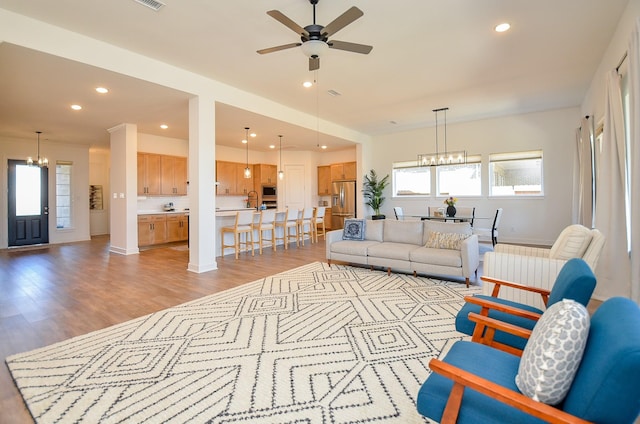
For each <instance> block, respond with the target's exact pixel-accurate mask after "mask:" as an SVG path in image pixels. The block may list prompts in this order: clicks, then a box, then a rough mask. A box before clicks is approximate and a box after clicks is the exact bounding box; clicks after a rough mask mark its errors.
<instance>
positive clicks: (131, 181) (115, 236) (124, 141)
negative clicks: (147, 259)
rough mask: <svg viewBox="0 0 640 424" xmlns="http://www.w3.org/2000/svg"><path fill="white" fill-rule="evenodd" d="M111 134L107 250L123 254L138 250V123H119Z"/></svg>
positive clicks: (111, 129) (137, 251)
mask: <svg viewBox="0 0 640 424" xmlns="http://www.w3.org/2000/svg"><path fill="white" fill-rule="evenodd" d="M107 131H109V133H110V134H111V174H110V176H109V178H110V186H111V192H110V193H106V194H105V195H107V196H111V202H110V203H111V208H110V214H109V215H110V223H111V225H110V227H111V229H110V231H111V240H110V242H111V243H110V246H109V251H110V252H112V253H119V254H122V255H131V254H136V253H139V250H138V203H137V202H138V185H137V181H138V173H137V167H138V161H137V158H138V156H137V155H138V126H137V125H135V124H120V125H118V126H116V127H113V128H109V129H108V130H107Z"/></svg>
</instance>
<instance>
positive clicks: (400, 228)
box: [384, 219, 424, 247]
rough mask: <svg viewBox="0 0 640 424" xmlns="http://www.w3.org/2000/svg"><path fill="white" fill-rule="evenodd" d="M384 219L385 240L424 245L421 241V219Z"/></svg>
mask: <svg viewBox="0 0 640 424" xmlns="http://www.w3.org/2000/svg"><path fill="white" fill-rule="evenodd" d="M385 221H386V222H385V223H384V241H385V242H393V243H409V244H414V245H419V246H422V245H424V243H423V242H422V221H394V220H390V219H387V220H385ZM414 247H415V246H414Z"/></svg>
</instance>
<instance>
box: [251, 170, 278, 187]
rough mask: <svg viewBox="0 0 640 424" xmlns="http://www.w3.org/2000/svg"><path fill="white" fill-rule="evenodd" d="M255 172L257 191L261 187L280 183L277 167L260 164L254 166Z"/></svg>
mask: <svg viewBox="0 0 640 424" xmlns="http://www.w3.org/2000/svg"><path fill="white" fill-rule="evenodd" d="M253 172H254V181H255V182H256V190H257V188H259V186H261V185H275V184H277V183H278V167H277V166H276V165H267V164H264V163H259V164H257V165H254V166H253ZM257 191H260V190H257Z"/></svg>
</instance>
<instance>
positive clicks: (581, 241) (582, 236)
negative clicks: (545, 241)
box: [549, 224, 592, 261]
mask: <svg viewBox="0 0 640 424" xmlns="http://www.w3.org/2000/svg"><path fill="white" fill-rule="evenodd" d="M591 238H592V234H591V230H590V229H588V228H587V227H585V226H583V225H580V224H574V225H570V226H568V227H567V228H565V229H564V230H562V232H561V233H560V235H559V236H558V239H557V240H556V242H555V243H553V246H551V251H550V252H549V257H550V258H551V259H562V260H565V261H568V260H569V259H571V258H581V257H582V256H583V255H584V252H586V251H587V248H588V247H589V243H591Z"/></svg>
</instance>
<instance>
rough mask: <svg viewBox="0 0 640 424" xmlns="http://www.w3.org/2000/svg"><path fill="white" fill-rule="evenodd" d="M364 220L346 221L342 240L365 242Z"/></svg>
mask: <svg viewBox="0 0 640 424" xmlns="http://www.w3.org/2000/svg"><path fill="white" fill-rule="evenodd" d="M364 222H365V221H364V219H345V220H344V229H343V230H342V240H364Z"/></svg>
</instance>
